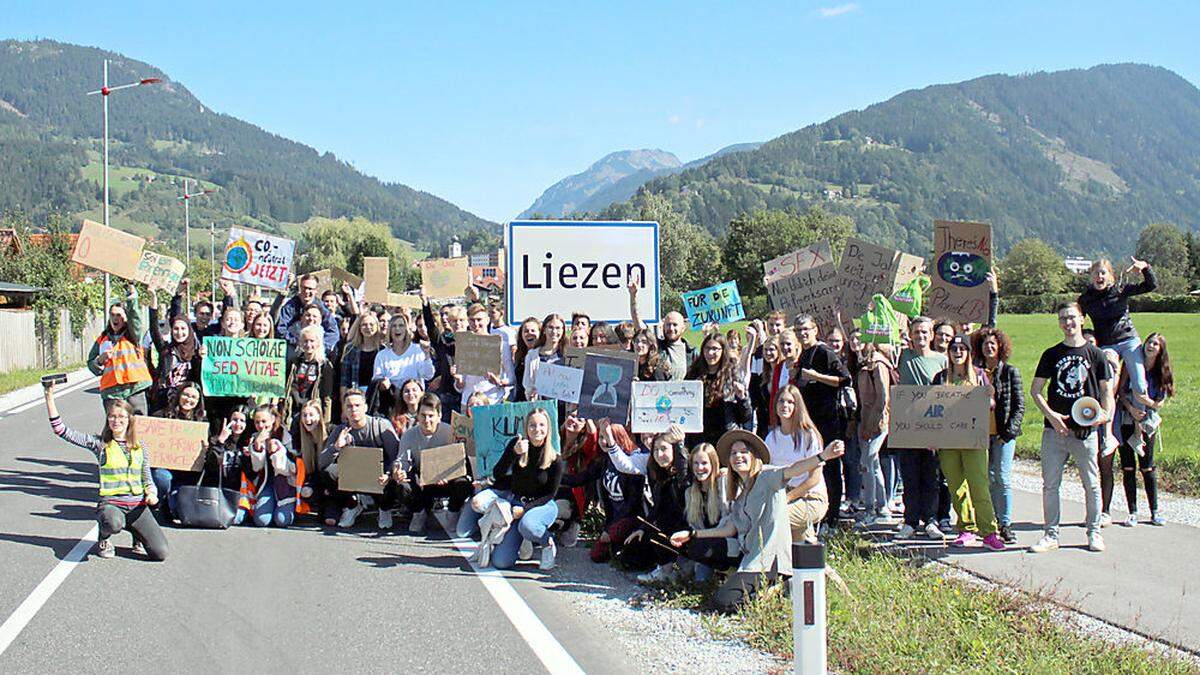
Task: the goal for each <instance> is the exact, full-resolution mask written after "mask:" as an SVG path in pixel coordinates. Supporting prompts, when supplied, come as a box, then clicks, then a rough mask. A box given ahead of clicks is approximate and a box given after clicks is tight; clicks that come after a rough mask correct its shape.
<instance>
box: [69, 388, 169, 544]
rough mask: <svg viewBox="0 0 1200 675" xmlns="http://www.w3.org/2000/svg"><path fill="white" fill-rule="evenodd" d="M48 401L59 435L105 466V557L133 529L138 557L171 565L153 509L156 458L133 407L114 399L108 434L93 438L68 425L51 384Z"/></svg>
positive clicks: (101, 516)
mask: <svg viewBox="0 0 1200 675" xmlns="http://www.w3.org/2000/svg"><path fill="white" fill-rule="evenodd" d="M45 396H46V412H47V414H48V415H49V417H50V428H51V429H53V430H54V433H55V434H57V435H58V436H60V437H61V438H62V439H63V440H65V441H67V442H68V443H71V444H73V445H78V446H79V447H81V448H85V449H87V450H91V451H92V453H93V454H94V455H96V459H97V460H98V461H99V463H100V503H99V504H97V505H96V520H97V522H98V523H99V525H100V542H99V555H100V557H101V558H111V557H113V555H114V554H115V552H114V549H113V545H112V542H111V541H110V539H109V538H110V537H112V536H113V535H114V534H116V533H118V532H120V531H122V530H129V531H130V532H131V533H132V534H133V552H134V553H141V554H144V555H146V556H148V557H149V558H150V559H151V560H166V559H167V538H166V536H165V535H164V534H163V531H162V529H161V528H159V526H158V521H156V520H155V519H154V514H152V513H151V512H150V507H152V506H154V505H155V504H157V503H158V490H157V489H156V488H155V487H154V481H153V480H152V479H151V477H150V456H149V454H148V453H147V452H146V450H145V448H143V447H142V445H141V444H140V443H138V440H137V427H136V425H135V424H134V417H133V406H131V405H130V404H129V402H128V401H125V400H122V399H112V400H109V401H108V402H107V405H106V406H105V408H106V409H107V411H108V420H107V423H106V424H105V426H104V431H102V432H101V433H100V435H99V436H93V435H91V434H85V433H81V432H79V431H75V430H74V429H71V428H69V427H67V425H66V424H65V423H64V422H63V421H62V418H61V417H59V415H58V406H57V405H56V404H55V403H54V385H53V384H47V385H46V391H45Z"/></svg>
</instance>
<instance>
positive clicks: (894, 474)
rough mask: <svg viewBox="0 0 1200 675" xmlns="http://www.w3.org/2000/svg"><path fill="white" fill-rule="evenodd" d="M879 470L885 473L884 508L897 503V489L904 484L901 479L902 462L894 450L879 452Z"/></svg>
mask: <svg viewBox="0 0 1200 675" xmlns="http://www.w3.org/2000/svg"><path fill="white" fill-rule="evenodd" d="M879 468H880V469H881V470H882V471H883V497H884V502H883V503H884V506H887V505H888V504H891V503H892V502H894V501H896V489H897V488H898V487H899V486H901V485H903V484H904V481H902V480H901V479H900V460H898V459H896V452H895V451H894V450H881V451H880V452H879Z"/></svg>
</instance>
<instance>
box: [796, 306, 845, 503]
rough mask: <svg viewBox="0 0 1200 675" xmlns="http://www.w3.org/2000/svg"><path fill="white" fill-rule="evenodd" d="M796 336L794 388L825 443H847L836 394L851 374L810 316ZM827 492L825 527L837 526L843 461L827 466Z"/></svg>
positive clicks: (798, 324)
mask: <svg viewBox="0 0 1200 675" xmlns="http://www.w3.org/2000/svg"><path fill="white" fill-rule="evenodd" d="M796 333H797V334H799V336H800V348H801V351H800V359H799V360H798V361H797V362H796V368H795V369H794V370H793V371H792V384H794V385H796V388H797V389H799V390H800V395H801V396H802V397H803V398H804V405H805V407H807V408H808V414H809V416H810V417H812V421H813V423H814V424H816V425H817V430H818V431H819V432H821V438H822V439H823V440H824V441H825V443H831V442H833V441H835V440H838V441H844V440H845V439H846V420H845V419H844V418H843V417H842V416H841V415H839V414H838V409H837V394H838V389H839V388H841V387H848V386H850V371H849V370H847V369H846V364H845V363H842V359H841V357H839V356H838V355H837V352H835V351H833V350H832V349H830V348H829V347H828V346H826V345H825V344H823V343H821V342H819V341H818V337H819V334H818V330H817V322H816V321H815V320H814V319H813V317H811V316H809V315H808V314H801V315H800V316H798V317H796ZM822 471H823V472H824V473H825V488H826V490H827V492H828V494H829V509H828V510H827V511H826V512H825V524H826V525H836V524H837V519H838V511H839V509H840V508H841V506H842V458H841V457H835V458H834V459H832V460H830V461H828V462H826V463H825V467H824V468H823V469H822Z"/></svg>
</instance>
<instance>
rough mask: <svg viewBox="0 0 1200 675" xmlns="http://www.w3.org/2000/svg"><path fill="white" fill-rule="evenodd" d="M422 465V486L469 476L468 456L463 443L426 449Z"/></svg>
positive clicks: (421, 460)
mask: <svg viewBox="0 0 1200 675" xmlns="http://www.w3.org/2000/svg"><path fill="white" fill-rule="evenodd" d="M420 463H421V476H420V479H421V480H420V482H421V485H422V486H425V485H434V484H436V483H438V482H440V481H451V480H454V479H455V478H461V477H463V476H465V475H467V455H466V451H465V450H464V449H463V444H462V443H454V444H451V445H439V446H438V447H436V448H425V449H424V450H422V451H421V458H420Z"/></svg>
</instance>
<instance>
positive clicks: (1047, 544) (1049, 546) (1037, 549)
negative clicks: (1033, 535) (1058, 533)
mask: <svg viewBox="0 0 1200 675" xmlns="http://www.w3.org/2000/svg"><path fill="white" fill-rule="evenodd" d="M1057 550H1058V539H1057V538H1056V537H1051V536H1050V535H1048V534H1047V535H1043V536H1042V538H1041V539H1038V541H1037V543H1036V544H1034V545H1033V546H1030V547H1029V552H1030V553H1047V552H1049V551H1057Z"/></svg>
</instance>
